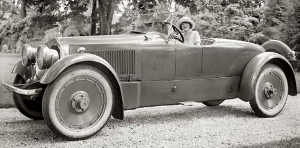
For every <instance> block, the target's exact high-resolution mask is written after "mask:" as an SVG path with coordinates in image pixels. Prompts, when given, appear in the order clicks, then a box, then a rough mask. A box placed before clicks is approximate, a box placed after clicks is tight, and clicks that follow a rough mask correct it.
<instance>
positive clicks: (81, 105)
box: [71, 91, 90, 113]
mask: <svg viewBox="0 0 300 148" xmlns="http://www.w3.org/2000/svg"><path fill="white" fill-rule="evenodd" d="M71 100H72V101H71V106H72V109H73V110H74V111H75V112H78V113H82V112H84V111H86V110H87V109H88V107H89V106H90V97H89V95H88V94H87V93H86V92H84V91H77V92H75V93H73V94H72V95H71Z"/></svg>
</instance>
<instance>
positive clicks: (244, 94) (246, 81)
mask: <svg viewBox="0 0 300 148" xmlns="http://www.w3.org/2000/svg"><path fill="white" fill-rule="evenodd" d="M267 63H271V64H275V65H277V66H279V67H280V68H281V69H282V70H283V72H284V74H285V75H286V78H287V81H288V87H289V91H288V94H289V95H292V96H295V95H297V86H296V80H295V74H294V71H293V68H292V66H291V64H290V63H289V62H288V61H287V59H286V58H284V57H283V56H282V55H280V54H277V53H273V52H264V53H261V54H259V55H257V56H255V57H254V58H253V59H252V60H251V61H250V62H249V63H248V64H247V66H246V68H245V70H244V72H243V75H242V78H241V83H240V91H239V94H238V97H239V98H240V99H242V100H244V101H250V100H251V99H252V98H253V97H254V91H255V90H254V87H255V84H256V81H257V78H258V76H259V73H260V71H261V69H262V67H263V66H264V65H265V64H267Z"/></svg>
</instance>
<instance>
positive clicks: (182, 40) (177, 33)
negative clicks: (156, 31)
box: [172, 25, 184, 43]
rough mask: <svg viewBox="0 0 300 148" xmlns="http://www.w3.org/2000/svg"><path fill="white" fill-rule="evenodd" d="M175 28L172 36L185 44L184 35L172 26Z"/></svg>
mask: <svg viewBox="0 0 300 148" xmlns="http://www.w3.org/2000/svg"><path fill="white" fill-rule="evenodd" d="M172 28H173V32H172V36H173V37H174V39H176V40H178V41H180V42H181V43H183V42H184V38H183V35H182V33H181V32H180V30H178V28H176V27H175V26H174V25H172Z"/></svg>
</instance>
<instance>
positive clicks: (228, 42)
mask: <svg viewBox="0 0 300 148" xmlns="http://www.w3.org/2000/svg"><path fill="white" fill-rule="evenodd" d="M214 40H215V41H216V42H215V43H214V45H216V46H233V47H236V48H238V47H242V48H244V47H248V48H255V49H257V50H260V51H262V52H265V49H264V48H263V47H262V46H260V45H258V44H254V43H250V42H245V41H238V40H230V39H220V38H214Z"/></svg>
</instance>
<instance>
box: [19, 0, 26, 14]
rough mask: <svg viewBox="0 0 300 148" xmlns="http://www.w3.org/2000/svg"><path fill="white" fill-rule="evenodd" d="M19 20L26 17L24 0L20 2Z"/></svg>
mask: <svg viewBox="0 0 300 148" xmlns="http://www.w3.org/2000/svg"><path fill="white" fill-rule="evenodd" d="M20 15H21V18H25V17H26V7H25V0H21V13H20Z"/></svg>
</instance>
